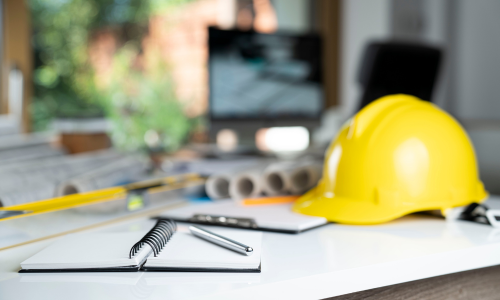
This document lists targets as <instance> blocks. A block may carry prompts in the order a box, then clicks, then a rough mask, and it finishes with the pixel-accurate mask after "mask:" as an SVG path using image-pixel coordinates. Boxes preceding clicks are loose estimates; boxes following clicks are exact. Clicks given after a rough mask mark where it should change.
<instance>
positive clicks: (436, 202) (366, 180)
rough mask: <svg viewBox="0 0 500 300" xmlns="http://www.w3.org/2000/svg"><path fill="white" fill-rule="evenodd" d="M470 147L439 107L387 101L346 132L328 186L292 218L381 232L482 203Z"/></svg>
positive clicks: (331, 161)
mask: <svg viewBox="0 0 500 300" xmlns="http://www.w3.org/2000/svg"><path fill="white" fill-rule="evenodd" d="M487 196H488V194H487V192H486V191H485V190H484V187H483V184H482V182H481V181H480V180H479V178H478V170H477V164H476V157H475V154H474V149H473V147H472V144H471V142H470V140H469V138H468V136H467V134H466V133H465V131H464V130H463V129H462V127H461V126H460V125H459V124H458V122H457V121H455V120H454V119H453V118H452V117H451V116H450V115H448V114H447V113H446V112H444V111H442V110H441V109H439V108H438V107H436V106H434V105H433V104H431V103H429V102H426V101H422V100H420V99H418V98H416V97H413V96H409V95H391V96H386V97H382V98H380V99H378V100H376V101H374V102H372V103H371V104H370V105H368V106H366V107H365V108H364V109H362V110H361V111H360V112H359V113H358V114H356V115H355V116H354V117H353V119H351V120H350V121H348V122H347V123H346V124H345V125H344V126H343V127H342V128H341V130H340V132H339V133H338V135H337V137H336V138H335V140H334V141H333V142H332V144H331V145H330V147H329V148H328V150H327V152H326V156H325V164H324V170H323V178H322V179H321V181H320V182H319V184H318V185H317V186H316V187H315V188H314V189H312V190H311V191H309V192H308V193H306V194H305V195H303V196H302V197H301V198H299V199H298V200H297V202H296V203H295V204H294V206H293V210H294V211H296V212H299V213H303V214H306V215H311V216H321V217H325V218H327V219H328V220H329V221H332V222H338V223H345V224H377V223H383V222H387V221H390V220H393V219H396V218H398V217H401V216H403V215H406V214H409V213H413V212H417V211H428V210H441V211H442V212H443V213H445V211H446V210H447V209H448V208H453V207H457V206H463V205H468V204H470V203H473V202H482V201H484V199H485V198H486V197H487Z"/></svg>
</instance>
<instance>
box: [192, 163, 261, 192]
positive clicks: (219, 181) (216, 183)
mask: <svg viewBox="0 0 500 300" xmlns="http://www.w3.org/2000/svg"><path fill="white" fill-rule="evenodd" d="M263 163H265V161H263V160H262V159H254V158H253V159H238V160H214V161H203V162H194V163H192V165H194V166H192V167H191V168H190V171H191V172H196V173H201V174H210V176H209V177H208V180H207V182H206V183H205V191H206V192H207V195H208V196H209V197H210V198H211V199H213V200H217V199H227V198H230V194H229V183H230V181H231V178H232V177H234V176H235V175H236V174H239V173H242V172H244V171H246V170H247V169H253V168H255V165H259V166H260V165H261V164H263ZM214 170H217V171H216V172H214Z"/></svg>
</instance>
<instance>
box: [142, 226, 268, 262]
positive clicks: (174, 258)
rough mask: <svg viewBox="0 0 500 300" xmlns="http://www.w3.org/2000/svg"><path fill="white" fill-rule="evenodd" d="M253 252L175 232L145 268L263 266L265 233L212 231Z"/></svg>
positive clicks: (150, 258) (149, 259)
mask: <svg viewBox="0 0 500 300" xmlns="http://www.w3.org/2000/svg"><path fill="white" fill-rule="evenodd" d="M210 230H211V231H213V232H214V233H217V234H220V235H222V236H224V237H228V238H230V239H233V240H235V241H238V242H240V243H242V244H245V245H248V246H250V247H252V248H253V249H254V252H253V254H252V255H250V256H246V255H243V254H240V253H237V252H234V251H232V250H229V249H226V248H223V247H221V246H218V245H215V244H212V243H210V242H208V241H205V240H202V239H200V238H198V237H195V236H193V235H191V234H190V233H185V232H176V233H175V234H174V235H173V237H172V239H171V240H170V241H169V242H168V243H167V245H165V247H164V248H163V250H162V251H161V252H160V255H159V256H157V257H152V256H150V257H149V258H148V260H147V261H146V264H145V267H168V268H207V269H214V268H215V269H219V268H225V269H256V268H258V267H259V265H260V259H261V252H262V233H261V232H252V231H244V230H227V229H226V230H223V229H219V230H216V229H210Z"/></svg>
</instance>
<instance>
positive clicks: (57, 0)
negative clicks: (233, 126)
mask: <svg viewBox="0 0 500 300" xmlns="http://www.w3.org/2000/svg"><path fill="white" fill-rule="evenodd" d="M187 1H189V0H28V4H29V6H30V9H31V13H32V22H33V29H34V36H33V47H34V50H35V72H34V78H33V79H34V85H35V93H34V94H35V97H34V99H33V102H32V103H33V104H32V107H31V113H32V120H33V128H34V129H35V130H44V129H46V128H47V125H48V124H49V123H50V122H51V120H52V119H53V118H55V117H95V116H103V115H106V116H107V117H109V118H111V119H112V121H113V122H114V131H113V136H114V138H115V140H116V141H118V145H119V146H122V147H124V148H126V149H137V148H141V145H142V144H143V143H144V138H143V136H144V132H145V131H146V130H147V129H151V128H154V129H155V130H158V132H160V133H162V134H163V135H164V136H165V138H164V146H166V147H167V148H168V149H174V148H176V147H178V146H179V145H180V143H181V142H182V140H183V139H184V137H185V136H186V135H187V134H188V132H189V128H190V124H189V120H188V119H187V118H186V117H185V116H184V115H183V113H182V107H181V106H180V104H179V103H178V101H177V99H176V98H175V95H174V93H173V91H174V88H173V87H172V82H171V80H170V79H169V78H167V77H166V75H161V74H168V70H167V69H166V67H165V66H162V67H161V68H162V70H161V72H160V71H158V72H155V74H154V75H151V74H150V75H147V74H142V73H141V72H140V71H138V70H132V68H131V61H132V58H131V57H130V56H131V55H136V54H137V52H138V51H139V50H138V49H132V48H131V47H128V48H127V49H122V50H119V54H118V55H117V56H116V57H115V58H114V64H115V69H114V70H113V82H112V84H111V86H110V87H106V88H101V89H98V88H97V87H96V86H95V80H94V70H93V69H92V67H91V65H90V63H89V53H88V47H89V40H90V38H91V37H92V34H93V33H94V32H96V31H98V30H100V29H112V30H115V31H116V32H120V34H121V36H120V38H121V41H120V42H123V43H125V44H127V45H130V44H135V45H140V40H141V39H142V37H143V36H144V34H145V33H146V32H147V22H148V19H149V18H150V16H151V15H153V14H157V13H163V12H165V11H167V10H169V9H172V8H174V7H176V6H178V5H180V4H183V3H185V2H187ZM162 72H163V73H162ZM131 83H132V84H131ZM127 86H135V88H136V91H135V92H134V93H133V95H134V96H133V95H132V94H130V93H128V92H127V91H125V90H124V88H125V87H127ZM141 135H142V136H141ZM167 136H168V138H166V137H167ZM167 140H168V141H169V142H167Z"/></svg>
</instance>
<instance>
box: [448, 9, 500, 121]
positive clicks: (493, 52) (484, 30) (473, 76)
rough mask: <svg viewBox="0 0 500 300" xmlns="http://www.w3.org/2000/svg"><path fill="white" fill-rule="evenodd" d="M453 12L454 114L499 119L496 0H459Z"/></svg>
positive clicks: (499, 46) (499, 22)
mask: <svg viewBox="0 0 500 300" xmlns="http://www.w3.org/2000/svg"><path fill="white" fill-rule="evenodd" d="M457 13H458V16H457V17H458V22H457V29H458V30H457V47H456V50H457V74H456V76H457V77H456V85H455V88H456V102H455V103H456V110H455V112H456V115H457V116H458V117H459V118H460V119H466V120H467V119H496V120H500V1H498V0H461V1H459V5H458V10H457Z"/></svg>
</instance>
